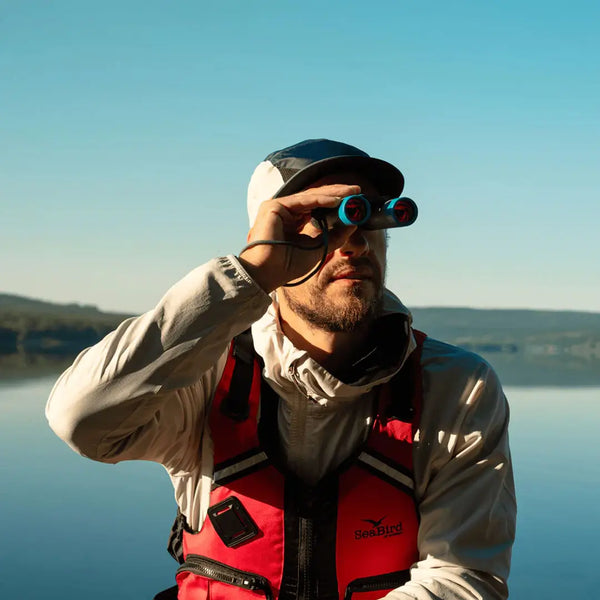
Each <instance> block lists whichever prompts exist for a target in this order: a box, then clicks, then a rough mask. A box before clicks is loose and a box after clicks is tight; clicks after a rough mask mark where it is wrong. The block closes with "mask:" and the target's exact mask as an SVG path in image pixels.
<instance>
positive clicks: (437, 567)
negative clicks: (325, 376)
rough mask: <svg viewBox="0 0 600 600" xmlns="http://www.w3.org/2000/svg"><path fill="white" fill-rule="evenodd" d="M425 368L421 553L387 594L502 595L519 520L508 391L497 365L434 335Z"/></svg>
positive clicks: (496, 598) (418, 469)
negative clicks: (494, 367) (403, 582)
mask: <svg viewBox="0 0 600 600" xmlns="http://www.w3.org/2000/svg"><path fill="white" fill-rule="evenodd" d="M428 341H429V340H428ZM426 344H427V342H426ZM423 368H424V371H423V385H424V390H423V411H422V417H421V423H420V426H419V431H418V438H417V440H415V442H416V447H415V451H414V459H415V478H416V499H417V503H418V508H419V513H420V518H421V521H420V526H419V538H418V545H419V555H420V560H419V562H417V563H416V564H415V565H414V567H413V569H412V570H411V580H410V581H409V582H408V583H407V584H406V585H404V586H402V587H401V588H399V589H397V590H394V591H393V592H391V593H389V594H388V595H387V596H386V600H408V599H411V600H426V599H427V600H432V599H436V600H437V599H444V600H475V599H480V600H504V599H505V598H507V596H508V589H507V584H506V582H507V578H508V573H509V568H510V557H511V548H512V543H513V541H514V535H515V521H516V501H515V490H514V483H513V473H512V466H511V457H510V451H509V445H508V421H509V409H508V404H507V401H506V398H505V396H504V394H503V392H502V389H501V386H500V383H499V381H498V379H497V377H496V374H495V373H494V371H493V370H492V369H491V367H490V366H489V365H488V364H487V363H485V361H483V360H482V359H480V358H479V357H478V356H476V355H474V354H471V353H468V352H465V351H462V350H460V349H458V348H454V347H452V346H448V345H446V344H441V343H439V342H435V341H433V342H431V343H430V344H429V345H428V346H426V347H425V348H424V351H423Z"/></svg>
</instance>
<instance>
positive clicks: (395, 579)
mask: <svg viewBox="0 0 600 600" xmlns="http://www.w3.org/2000/svg"><path fill="white" fill-rule="evenodd" d="M409 579H410V571H409V570H408V569H407V570H405V571H394V572H393V573H384V574H383V575H375V576H374V577H361V578H360V579H354V580H353V581H351V582H350V583H349V584H348V587H347V588H346V593H345V594H344V600H350V598H352V594H359V593H361V592H376V591H379V590H393V589H394V588H397V587H400V586H401V585H404V584H405V583H406V582H407V581H408V580H409Z"/></svg>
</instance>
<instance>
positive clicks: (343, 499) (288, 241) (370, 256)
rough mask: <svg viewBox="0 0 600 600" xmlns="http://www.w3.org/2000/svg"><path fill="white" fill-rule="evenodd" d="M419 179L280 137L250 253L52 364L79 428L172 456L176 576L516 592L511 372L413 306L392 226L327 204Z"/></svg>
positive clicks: (191, 279)
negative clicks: (407, 303)
mask: <svg viewBox="0 0 600 600" xmlns="http://www.w3.org/2000/svg"><path fill="white" fill-rule="evenodd" d="M403 184H404V179H403V177H402V174H401V173H400V171H398V170H397V169H396V168H395V167H393V166H392V165H390V164H388V163H386V162H384V161H380V160H378V159H374V158H370V157H369V156H368V155H366V154H365V153H364V152H362V151H360V150H358V149H357V148H354V147H352V146H349V145H347V144H342V143H339V142H333V141H329V140H307V141H305V142H301V143H300V144H296V145H294V146H291V147H289V148H286V149H284V150H280V151H278V152H275V153H273V154H271V155H269V157H267V159H265V161H263V162H262V163H260V165H259V166H258V167H257V169H256V171H255V173H254V175H253V176H252V179H251V182H250V186H249V190H248V210H249V215H250V222H251V229H250V232H249V234H248V245H247V246H246V248H245V249H244V250H243V251H242V252H241V253H240V256H239V257H234V256H229V257H225V258H217V259H214V260H212V261H210V262H209V263H207V264H205V265H203V266H201V267H199V268H197V269H196V270H194V271H192V272H191V273H190V274H189V275H187V276H186V277H185V278H184V279H183V280H181V281H180V282H178V283H177V284H175V285H174V286H173V287H172V288H171V289H170V290H169V291H168V292H167V294H166V295H165V296H164V298H163V299H162V300H161V302H160V303H159V304H158V306H157V307H156V308H155V309H154V310H152V311H150V312H148V313H146V314H145V315H142V316H140V317H138V318H134V319H129V320H127V321H125V322H124V323H123V324H122V325H121V326H120V327H119V328H118V329H117V330H116V331H115V332H113V333H112V334H110V335H109V336H107V337H106V338H105V339H104V340H103V341H101V342H100V343H99V344H97V345H96V346H94V347H93V348H90V349H87V350H86V351H84V352H83V353H82V354H81V355H80V356H79V357H78V358H77V359H76V361H75V363H74V364H73V366H72V367H71V368H70V369H68V370H67V371H66V372H65V373H64V374H63V375H62V376H61V378H60V379H59V381H58V382H57V384H56V386H55V388H54V390H53V392H52V394H51V397H50V400H49V402H48V407H47V415H48V418H49V421H50V424H51V426H52V427H53V429H54V430H55V431H56V433H57V434H58V435H59V436H60V437H62V438H63V439H64V440H65V441H66V442H67V443H68V444H70V445H71V446H72V447H73V448H74V449H76V450H77V451H78V452H80V453H81V454H83V455H85V456H88V457H90V458H92V459H95V460H100V461H103V462H118V461H121V460H130V459H145V460H154V461H157V462H160V463H162V464H163V465H164V466H165V467H166V469H167V471H168V472H169V474H170V477H171V479H172V481H173V485H174V487H175V497H176V500H177V503H178V506H179V510H180V520H179V524H180V528H179V529H177V530H176V531H175V533H176V535H175V536H174V540H172V542H173V543H172V547H173V551H174V553H175V554H178V555H179V558H180V560H182V561H184V564H183V565H182V566H181V567H180V569H179V570H178V574H177V582H178V585H179V598H184V599H189V600H191V599H194V600H195V599H199V598H201V599H205V598H211V599H213V600H214V599H215V598H261V597H266V598H275V599H280V600H288V599H292V598H298V599H311V598H315V599H319V600H333V599H337V598H354V600H374V599H375V598H382V597H384V596H385V597H386V598H388V599H389V600H406V599H409V598H410V599H419V600H421V599H423V600H424V599H432V598H444V599H451V598H453V599H457V600H462V599H465V600H466V599H467V598H468V599H473V598H484V599H494V600H495V599H500V598H506V597H507V593H508V592H507V587H506V579H507V577H508V571H509V563H510V551H511V545H512V541H513V538H514V524H515V512H516V508H515V499H514V487H513V481H512V469H511V462H510V454H509V448H508V437H507V436H508V434H507V427H508V407H507V404H506V400H505V398H504V395H503V393H502V390H501V388H500V385H499V383H498V381H497V378H496V376H495V375H494V373H493V371H492V370H491V368H490V367H489V365H487V363H485V362H484V361H483V360H482V359H480V358H479V357H477V356H476V355H473V354H470V353H467V352H465V351H463V350H461V349H458V348H455V347H452V346H449V345H446V344H443V343H441V342H437V341H435V340H432V339H430V338H427V337H426V336H425V335H424V334H421V333H420V332H417V331H414V330H413V329H412V328H411V319H410V314H409V312H408V311H407V309H406V308H405V307H404V306H403V305H402V304H401V303H400V301H399V300H398V299H397V298H396V297H395V296H394V295H393V294H392V293H391V292H389V291H388V290H386V289H385V288H384V285H383V284H384V276H385V255H386V235H385V232H384V231H383V230H368V229H365V228H364V227H356V226H344V225H340V224H336V225H334V226H333V227H331V229H330V230H329V231H328V232H327V233H326V234H325V233H323V232H320V230H319V228H317V227H315V225H314V222H313V221H312V220H311V217H312V216H313V215H315V214H316V213H315V212H313V211H315V210H317V209H322V210H328V209H335V207H337V206H338V205H339V204H340V200H341V199H342V198H344V197H347V196H350V195H353V194H359V193H362V194H364V195H365V196H366V197H367V198H374V199H377V198H382V197H384V198H393V197H397V196H399V195H400V193H401V192H402V188H403ZM325 241H326V243H327V254H326V256H325V259H324V263H323V264H322V265H321V266H320V268H319V269H318V270H317V272H316V273H314V274H313V275H312V276H310V277H309V278H308V279H306V275H307V274H310V273H311V272H313V271H315V266H316V265H318V264H319V260H320V258H321V256H322V254H323V244H324V243H325ZM273 242H275V243H273ZM298 283H299V285H294V284H298ZM250 327H251V333H252V338H251V341H250V342H249V341H248V339H249V338H248V336H247V334H245V335H240V334H242V332H244V331H245V330H247V329H248V328H250ZM386 594H387V595H386Z"/></svg>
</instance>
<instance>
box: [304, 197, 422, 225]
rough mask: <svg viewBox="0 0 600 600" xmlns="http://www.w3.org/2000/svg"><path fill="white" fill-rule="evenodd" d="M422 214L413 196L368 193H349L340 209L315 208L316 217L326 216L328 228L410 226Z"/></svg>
mask: <svg viewBox="0 0 600 600" xmlns="http://www.w3.org/2000/svg"><path fill="white" fill-rule="evenodd" d="M417 215H418V210H417V205H416V204H415V203H414V202H413V201H412V200H411V199H410V198H393V199H392V200H382V199H381V198H367V197H366V196H365V195H364V194H354V195H352V196H346V197H345V198H343V199H342V201H341V202H340V205H339V206H338V207H337V208H331V209H323V208H318V209H316V210H313V211H312V216H313V219H314V220H319V219H322V220H324V221H325V222H326V223H327V227H328V228H329V227H333V226H335V225H337V224H338V223H342V224H343V225H355V226H356V227H362V228H363V229H388V228H390V227H408V225H412V224H413V223H414V222H415V221H416V219H417Z"/></svg>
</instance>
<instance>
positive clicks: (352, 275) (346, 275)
mask: <svg viewBox="0 0 600 600" xmlns="http://www.w3.org/2000/svg"><path fill="white" fill-rule="evenodd" d="M331 279H332V280H333V281H336V280H338V279H373V271H372V269H352V268H351V269H342V270H341V271H337V272H336V273H334V274H333V275H332V277H331Z"/></svg>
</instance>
